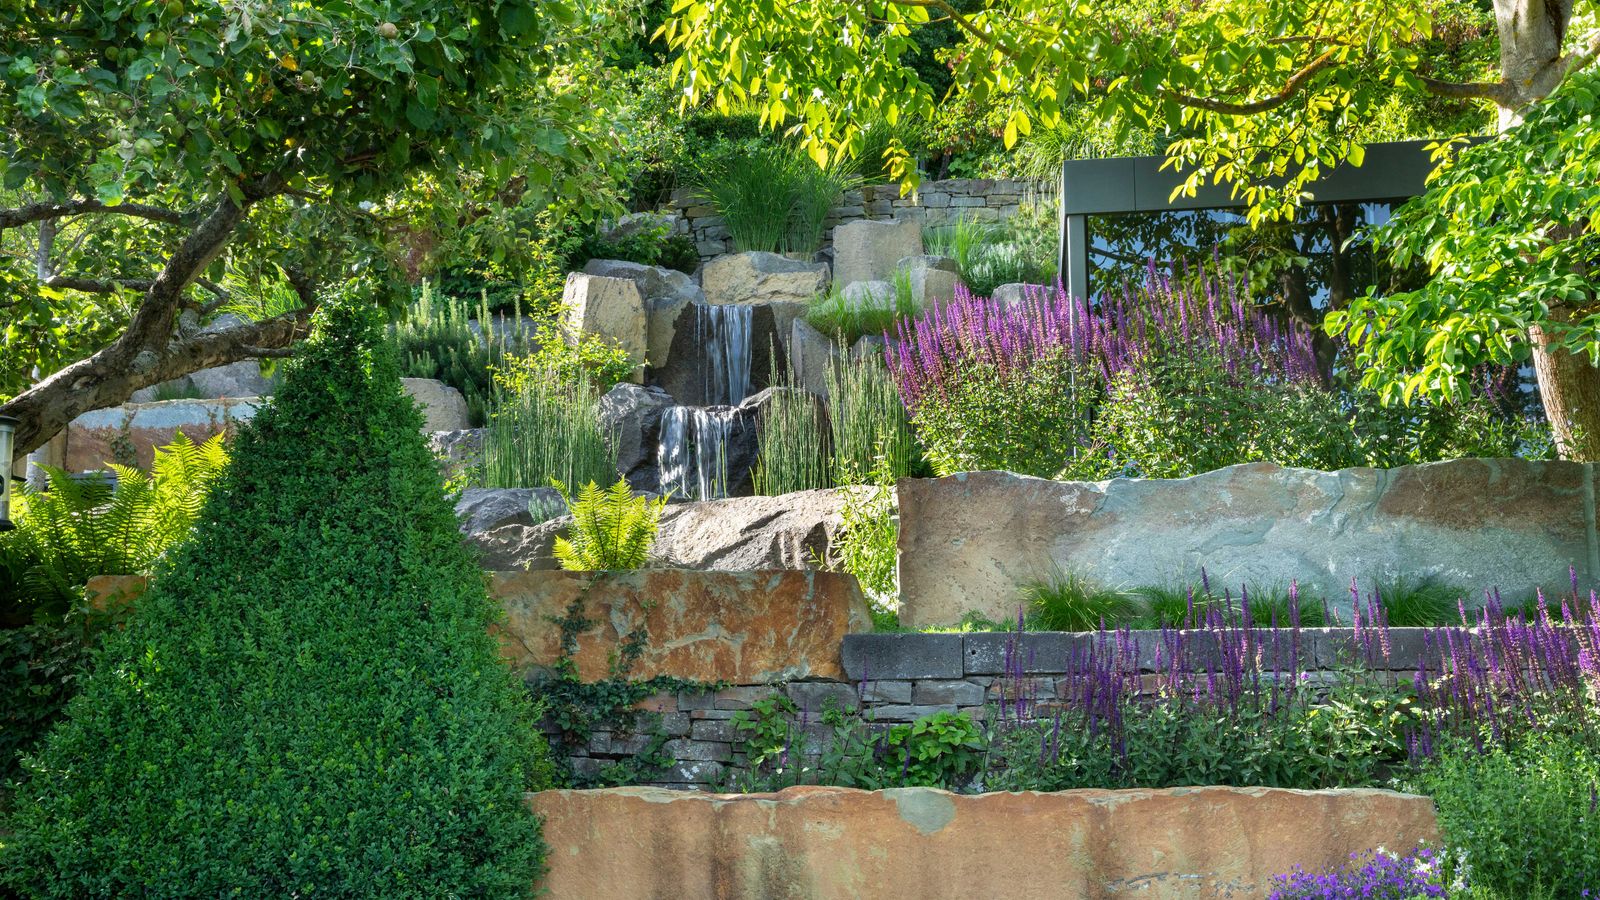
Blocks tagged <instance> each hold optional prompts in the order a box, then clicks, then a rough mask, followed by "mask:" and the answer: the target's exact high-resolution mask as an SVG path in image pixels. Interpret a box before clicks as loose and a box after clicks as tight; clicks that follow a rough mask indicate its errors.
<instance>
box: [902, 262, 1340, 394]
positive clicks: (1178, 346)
mask: <svg viewBox="0 0 1600 900" xmlns="http://www.w3.org/2000/svg"><path fill="white" fill-rule="evenodd" d="M885 337H886V338H887V339H888V343H887V348H886V357H887V359H888V361H889V367H890V370H891V371H892V372H893V374H894V377H895V381H896V383H897V384H898V385H899V388H900V397H901V400H902V401H903V402H904V403H905V406H906V409H907V410H908V411H909V412H910V413H911V414H912V415H913V416H915V415H916V412H917V408H918V406H919V405H920V404H922V403H923V402H925V401H927V400H929V399H935V400H940V401H947V400H948V399H949V395H950V392H951V391H953V390H955V389H957V388H958V386H959V384H960V381H961V379H962V377H963V373H964V371H965V370H966V369H967V368H968V367H971V366H983V367H988V368H992V369H993V370H995V371H997V372H999V373H1000V374H1001V376H1002V377H1005V376H1026V373H1027V372H1028V370H1029V368H1030V367H1031V366H1032V365H1034V364H1036V363H1040V362H1042V361H1046V360H1051V359H1056V358H1065V359H1066V360H1068V361H1070V362H1073V363H1078V364H1083V365H1084V366H1085V367H1086V370H1087V371H1091V372H1094V373H1096V374H1098V375H1099V376H1100V377H1102V378H1104V379H1105V380H1106V381H1107V382H1109V381H1110V380H1111V379H1112V378H1113V376H1115V375H1117V374H1119V373H1122V372H1129V371H1135V372H1136V371H1137V369H1138V366H1139V364H1140V362H1141V361H1144V360H1148V359H1151V358H1153V357H1154V356H1156V355H1157V354H1161V353H1188V354H1200V353H1204V354H1210V355H1214V356H1215V357H1216V358H1217V359H1218V360H1220V362H1221V364H1222V366H1223V368H1224V369H1225V370H1226V371H1227V372H1229V373H1231V374H1234V375H1238V376H1241V377H1242V376H1245V375H1249V376H1254V377H1258V378H1259V377H1266V378H1273V379H1283V380H1288V381H1305V382H1311V381H1314V380H1316V379H1317V378H1318V377H1319V376H1318V374H1317V373H1318V368H1317V361H1316V354H1315V352H1314V351H1313V349H1312V341H1311V336H1310V335H1309V334H1308V333H1307V332H1306V331H1305V330H1304V329H1302V328H1299V327H1294V326H1285V325H1283V324H1282V323H1281V322H1280V321H1278V320H1277V319H1275V318H1274V317H1272V316H1270V315H1268V314H1267V313H1265V312H1264V311H1262V310H1261V309H1260V308H1259V307H1257V306H1255V305H1254V304H1252V303H1251V302H1250V301H1249V300H1248V299H1247V298H1245V297H1243V296H1241V295H1240V293H1239V291H1238V289H1237V286H1236V284H1235V283H1234V282H1233V281H1231V280H1230V281H1227V282H1224V281H1222V280H1221V279H1219V278H1215V277H1202V278H1174V277H1172V276H1171V275H1167V274H1163V273H1162V272H1160V271H1158V270H1157V269H1156V267H1155V266H1154V264H1153V263H1152V264H1151V265H1150V267H1149V269H1148V271H1147V276H1146V279H1145V282H1144V284H1142V285H1141V286H1139V287H1138V288H1137V289H1135V288H1133V287H1131V286H1130V287H1129V288H1127V289H1126V290H1124V291H1123V293H1122V294H1121V295H1120V296H1117V297H1106V298H1101V299H1100V300H1098V301H1097V302H1095V303H1093V304H1091V303H1090V302H1089V301H1087V300H1085V299H1083V298H1076V297H1070V296H1068V295H1067V294H1066V292H1065V291H1064V290H1063V289H1062V288H1061V287H1060V285H1059V284H1058V285H1057V287H1056V289H1055V290H1054V291H1053V292H1049V291H1047V290H1044V289H1037V290H1034V291H1033V292H1031V293H1029V294H1028V295H1027V296H1026V297H1025V299H1024V300H1023V301H1022V302H1020V303H1015V304H1009V305H1007V304H1002V303H999V302H996V301H993V300H990V299H987V298H984V297H976V296H973V295H972V294H971V293H970V292H969V291H967V290H966V288H965V287H962V286H957V288H956V299H955V301H954V302H952V303H948V304H944V305H940V306H935V307H933V308H931V309H929V310H928V311H927V312H924V313H923V314H922V315H919V316H916V317H914V318H909V319H905V320H902V321H901V322H900V324H899V325H898V326H897V328H896V331H895V333H893V334H889V335H885Z"/></svg>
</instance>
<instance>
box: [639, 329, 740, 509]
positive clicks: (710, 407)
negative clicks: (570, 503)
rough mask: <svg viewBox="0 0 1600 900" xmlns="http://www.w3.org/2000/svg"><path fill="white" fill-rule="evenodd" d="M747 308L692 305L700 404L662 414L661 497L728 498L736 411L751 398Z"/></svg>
mask: <svg viewBox="0 0 1600 900" xmlns="http://www.w3.org/2000/svg"><path fill="white" fill-rule="evenodd" d="M754 320H755V309H754V307H751V306H737V305H725V306H710V305H706V304H695V338H696V343H698V344H699V345H700V346H701V347H703V348H705V369H704V370H703V375H704V377H703V379H702V381H701V383H702V385H703V386H704V391H703V393H702V397H701V399H702V402H704V403H705V404H706V405H705V406H673V407H669V408H668V409H666V410H665V411H663V412H662V414H661V432H660V434H661V437H660V442H659V443H658V445H657V447H656V465H657V466H658V467H659V468H660V471H661V491H662V493H668V494H671V495H673V496H677V497H683V498H686V499H690V500H715V499H717V498H719V497H726V496H728V439H729V437H731V436H732V434H733V424H734V409H733V407H735V406H737V405H738V404H739V403H740V402H741V401H743V400H744V398H745V397H746V396H748V395H749V393H750V332H751V325H752V323H753V322H754Z"/></svg>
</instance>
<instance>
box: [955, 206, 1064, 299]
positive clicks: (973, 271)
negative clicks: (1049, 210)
mask: <svg viewBox="0 0 1600 900" xmlns="http://www.w3.org/2000/svg"><path fill="white" fill-rule="evenodd" d="M1035 218H1036V216H1034V215H1029V216H1023V215H1019V216H1018V217H1017V219H1014V220H1012V221H1010V222H1004V223H1000V222H983V221H979V220H978V219H975V218H972V217H970V216H964V217H962V218H961V219H958V220H957V221H956V222H955V223H954V224H951V225H947V226H945V227H944V228H940V229H936V230H933V231H931V232H930V233H929V236H928V244H929V251H928V252H930V253H936V254H938V255H940V256H948V257H950V258H951V259H954V260H955V261H956V268H957V269H959V270H960V273H961V281H962V283H964V284H965V285H966V286H967V288H968V289H969V290H971V291H972V292H973V293H974V294H977V295H978V296H981V297H987V296H989V295H990V294H993V293H994V289H995V288H997V287H999V286H1000V285H1002V284H1016V283H1019V282H1020V283H1027V284H1048V283H1050V282H1052V281H1053V280H1054V279H1055V276H1056V268H1057V266H1056V263H1055V261H1054V259H1053V253H1052V251H1051V250H1050V249H1049V246H1047V245H1044V244H1041V242H1040V241H1039V239H1038V235H1037V234H1036V233H1035V232H1036V231H1037V229H1038V223H1037V222H1036V221H1035Z"/></svg>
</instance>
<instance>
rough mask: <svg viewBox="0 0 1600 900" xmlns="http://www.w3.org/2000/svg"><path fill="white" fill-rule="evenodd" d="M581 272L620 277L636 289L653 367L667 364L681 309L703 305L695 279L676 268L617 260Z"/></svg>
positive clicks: (601, 261) (594, 264) (592, 263)
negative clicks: (642, 311)
mask: <svg viewBox="0 0 1600 900" xmlns="http://www.w3.org/2000/svg"><path fill="white" fill-rule="evenodd" d="M583 271H584V273H585V274H588V275H597V276H601V277H604V278H623V279H626V280H628V281H631V282H633V284H634V287H636V288H638V289H639V296H641V297H643V298H644V307H645V320H646V325H645V331H646V344H647V350H646V357H647V358H648V359H649V360H650V364H651V365H652V366H663V365H666V364H667V360H668V359H669V357H670V354H671V352H672V342H673V335H674V333H675V328H676V325H677V321H678V318H679V316H680V315H682V313H683V311H684V309H686V308H688V307H689V306H690V305H691V304H694V303H704V302H705V293H704V292H703V291H701V290H700V286H699V285H698V284H695V283H694V279H692V278H690V277H689V276H687V275H685V274H683V273H682V272H679V271H677V270H676V269H665V268H661V267H660V266H646V265H641V264H640V263H636V262H627V261H625V260H620V259H591V260H589V262H588V263H587V264H586V265H585V266H584V267H583Z"/></svg>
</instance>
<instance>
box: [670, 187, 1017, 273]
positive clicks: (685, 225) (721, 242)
mask: <svg viewBox="0 0 1600 900" xmlns="http://www.w3.org/2000/svg"><path fill="white" fill-rule="evenodd" d="M1037 190H1038V188H1037V187H1036V186H1035V185H1034V184H1033V183H1032V182H1028V181H1018V180H1012V179H1004V178H1001V179H995V178H951V179H947V180H945V181H925V182H923V183H922V185H921V186H920V187H918V189H917V192H916V194H915V195H913V196H910V197H902V196H900V186H899V185H898V184H869V185H867V186H865V187H862V188H860V189H859V190H854V191H850V192H848V193H846V194H845V195H844V200H843V202H841V203H840V204H839V205H838V206H836V207H834V208H833V211H832V213H831V214H830V215H829V217H828V222H827V226H828V232H827V234H826V235H824V237H823V246H824V247H831V246H832V244H833V228H834V226H836V225H839V224H842V223H844V222H853V221H855V220H857V219H896V218H898V219H915V220H916V221H919V222H922V223H923V224H924V225H928V226H933V227H937V226H940V225H949V224H951V223H953V222H955V221H957V220H958V219H960V218H962V217H968V218H972V219H977V220H980V221H985V222H999V221H1003V220H1005V219H1009V218H1011V217H1012V216H1015V215H1016V214H1017V210H1018V208H1019V207H1020V205H1021V204H1022V203H1023V202H1025V201H1027V200H1030V199H1031V198H1032V197H1033V196H1034V195H1035V194H1036V193H1037ZM672 208H673V211H674V212H676V213H677V214H678V226H677V227H678V229H679V231H680V233H683V234H687V235H689V237H690V238H692V239H693V240H694V244H695V249H697V250H699V251H700V258H701V260H709V259H711V258H712V257H714V256H719V255H721V254H724V253H732V252H733V249H734V248H733V241H732V240H731V239H730V238H729V235H728V228H727V226H726V225H725V224H723V221H722V217H721V216H719V215H717V211H716V210H715V209H713V208H711V207H710V206H709V205H707V204H706V203H705V201H703V200H701V199H700V198H698V197H696V196H695V195H694V193H693V192H692V191H690V190H688V189H681V190H679V191H677V192H676V193H674V194H673V196H672Z"/></svg>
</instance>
